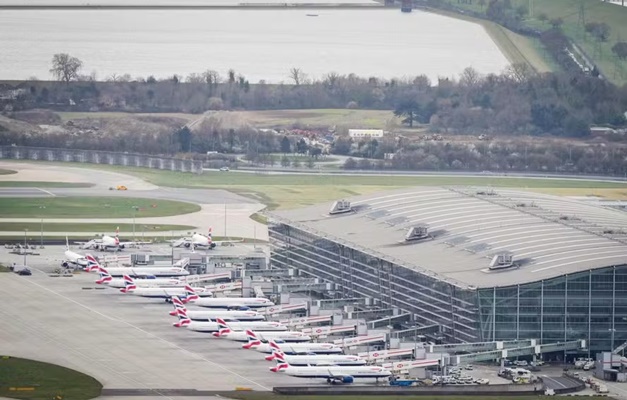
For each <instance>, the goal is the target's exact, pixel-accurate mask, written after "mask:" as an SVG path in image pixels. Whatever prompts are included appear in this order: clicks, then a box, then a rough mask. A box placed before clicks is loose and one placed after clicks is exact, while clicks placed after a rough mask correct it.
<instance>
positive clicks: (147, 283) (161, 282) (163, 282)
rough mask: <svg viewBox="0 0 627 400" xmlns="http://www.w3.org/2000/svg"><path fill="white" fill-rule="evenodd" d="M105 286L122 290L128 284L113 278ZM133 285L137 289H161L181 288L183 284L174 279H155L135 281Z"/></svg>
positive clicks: (120, 279) (121, 279)
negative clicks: (168, 287)
mask: <svg viewBox="0 0 627 400" xmlns="http://www.w3.org/2000/svg"><path fill="white" fill-rule="evenodd" d="M103 284H104V285H107V286H110V287H113V288H116V289H121V288H124V287H126V283H125V282H124V279H123V278H113V279H111V280H110V281H108V282H103ZM133 284H134V285H135V286H137V287H144V288H149V287H161V286H180V285H181V284H182V283H181V282H180V281H179V280H178V279H174V278H154V279H134V280H133Z"/></svg>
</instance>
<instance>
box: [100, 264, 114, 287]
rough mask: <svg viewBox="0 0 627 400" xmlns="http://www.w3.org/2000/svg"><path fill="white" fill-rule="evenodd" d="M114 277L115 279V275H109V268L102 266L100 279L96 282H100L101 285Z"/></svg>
mask: <svg viewBox="0 0 627 400" xmlns="http://www.w3.org/2000/svg"><path fill="white" fill-rule="evenodd" d="M112 279H113V277H112V276H111V275H109V273H108V272H107V270H106V269H104V268H101V269H100V279H98V280H97V281H96V283H97V284H99V285H103V284H105V283H109V282H111V280H112Z"/></svg>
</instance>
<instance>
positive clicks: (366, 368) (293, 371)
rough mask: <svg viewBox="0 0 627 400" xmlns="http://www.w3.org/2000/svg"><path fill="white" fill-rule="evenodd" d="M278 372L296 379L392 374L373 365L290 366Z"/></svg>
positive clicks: (380, 376)
mask: <svg viewBox="0 0 627 400" xmlns="http://www.w3.org/2000/svg"><path fill="white" fill-rule="evenodd" d="M278 372H282V373H284V374H286V375H291V376H295V377H297V378H331V379H334V378H337V377H340V376H352V377H353V378H385V377H388V376H391V375H392V373H391V372H390V371H388V370H387V369H385V368H383V367H377V366H374V365H363V366H362V365H356V366H341V367H340V366H317V367H295V366H292V365H289V366H287V367H286V368H281V369H279V370H278Z"/></svg>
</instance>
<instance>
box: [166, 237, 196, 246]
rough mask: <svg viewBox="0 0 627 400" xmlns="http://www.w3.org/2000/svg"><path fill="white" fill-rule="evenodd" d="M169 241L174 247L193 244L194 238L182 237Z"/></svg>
mask: <svg viewBox="0 0 627 400" xmlns="http://www.w3.org/2000/svg"><path fill="white" fill-rule="evenodd" d="M168 242H170V244H171V245H172V247H181V246H183V245H185V244H188V243H189V244H191V243H192V239H191V238H186V237H185V238H180V239H175V240H168Z"/></svg>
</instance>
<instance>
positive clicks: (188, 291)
mask: <svg viewBox="0 0 627 400" xmlns="http://www.w3.org/2000/svg"><path fill="white" fill-rule="evenodd" d="M199 298H200V297H199V296H198V294H196V291H195V290H194V288H193V287H191V286H189V285H185V300H183V303H189V302H190V301H194V300H198V299H199Z"/></svg>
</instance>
